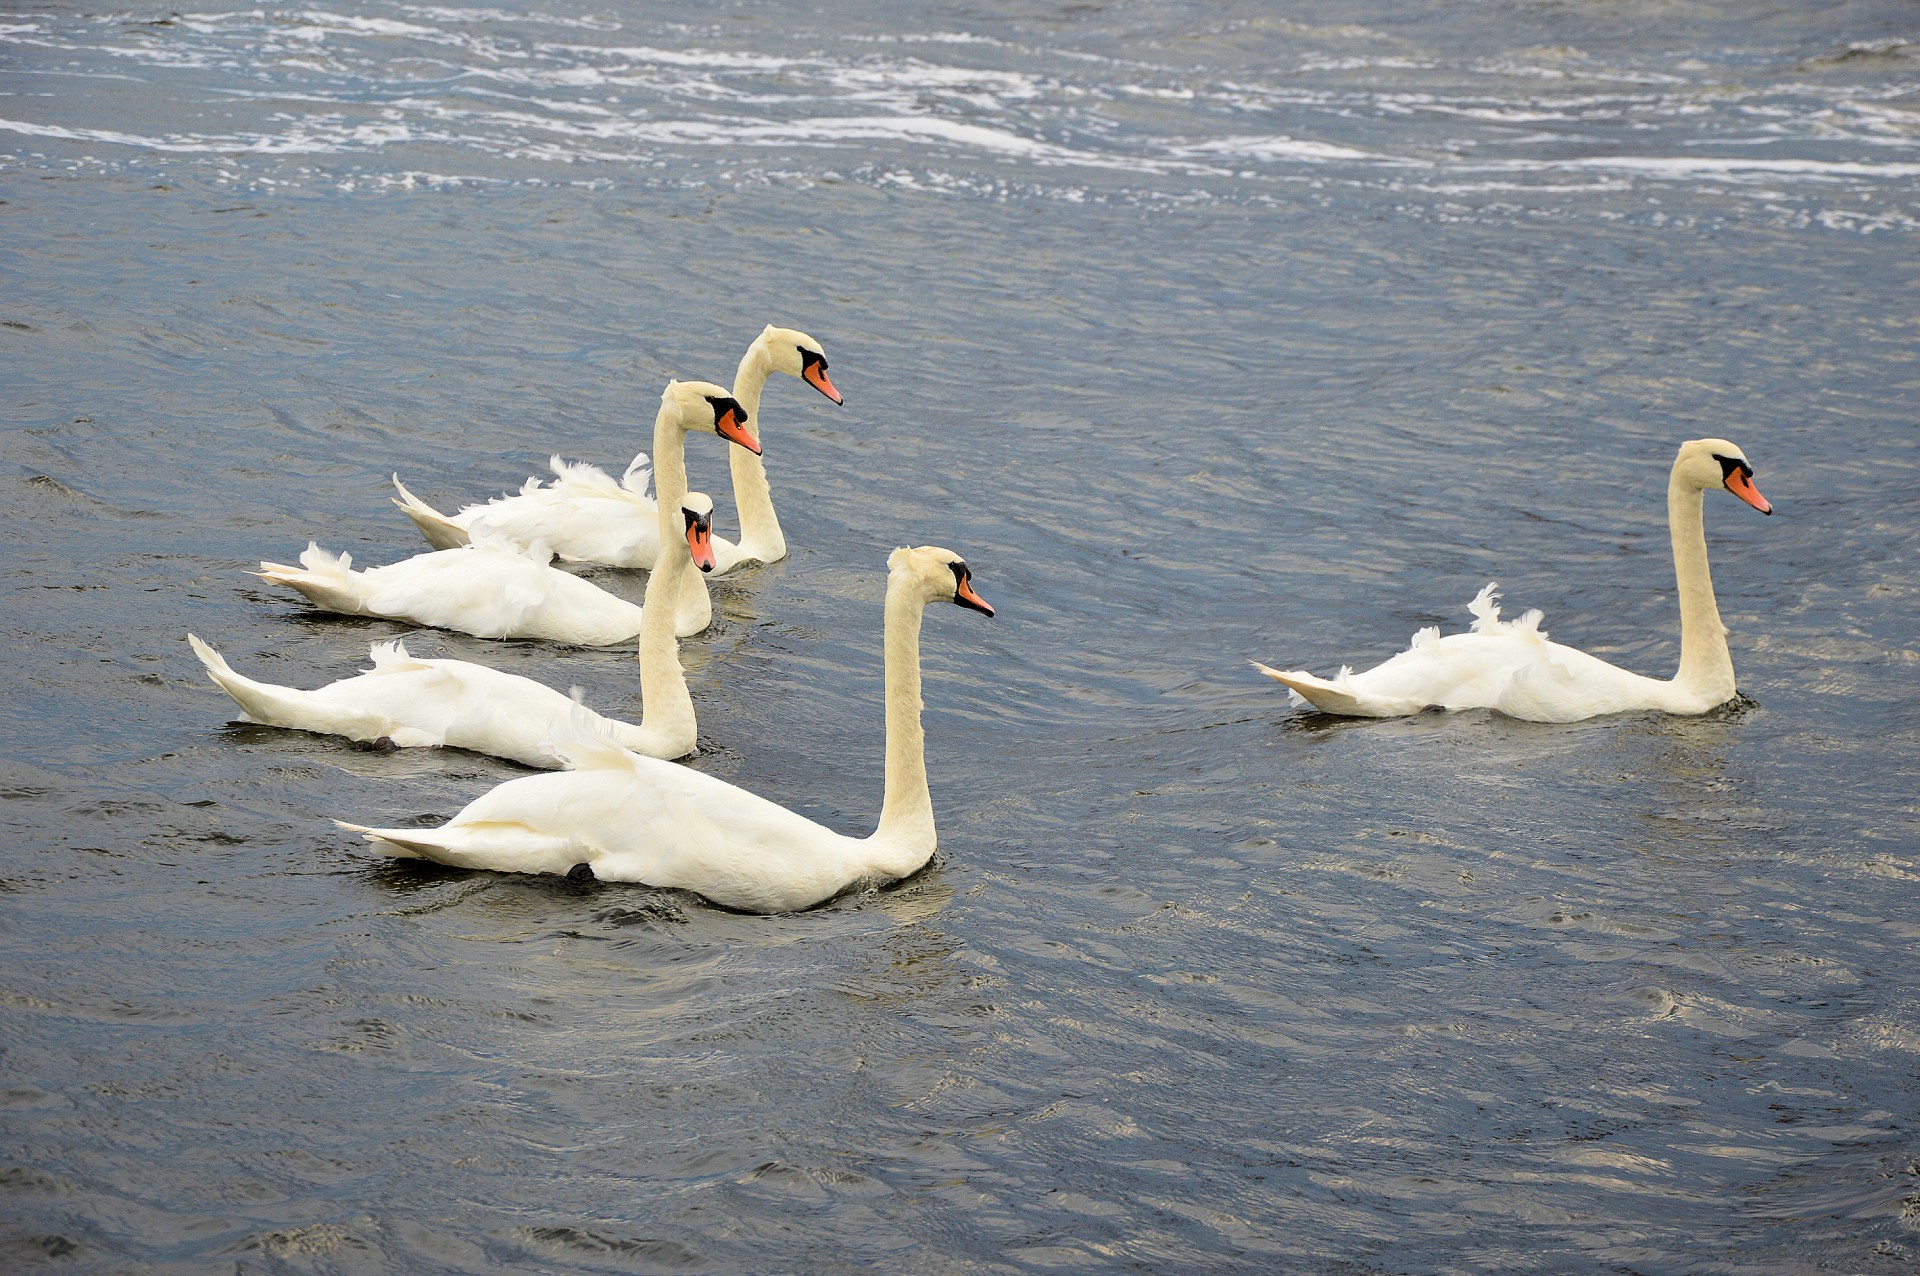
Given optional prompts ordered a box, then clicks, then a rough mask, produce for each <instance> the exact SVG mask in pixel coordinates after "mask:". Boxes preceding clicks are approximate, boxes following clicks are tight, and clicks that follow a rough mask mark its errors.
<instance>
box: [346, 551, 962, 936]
mask: <svg viewBox="0 0 1920 1276" xmlns="http://www.w3.org/2000/svg"><path fill="white" fill-rule="evenodd" d="M887 568H888V575H887V609H886V663H887V733H886V739H887V764H886V774H887V790H886V800H885V801H884V803H883V804H882V805H881V808H880V825H879V828H878V829H877V830H876V831H875V832H874V833H873V835H872V836H871V837H866V838H854V837H847V836H845V835H843V834H840V833H836V832H834V831H833V830H832V829H829V828H826V827H824V826H823V825H820V824H816V823H814V822H813V821H812V820H809V819H807V818H806V817H805V816H802V815H796V814H794V813H793V812H792V811H789V810H787V809H786V808H784V807H781V806H776V805H775V804H774V803H772V802H769V801H767V800H766V799H765V798H762V797H757V796H755V795H754V794H752V793H748V792H746V791H745V790H744V789H739V788H735V787H734V786H733V785H731V784H728V783H726V782H725V781H724V780H718V779H715V778H714V777H713V776H710V775H703V774H702V773H700V772H698V771H693V770H690V769H688V768H686V767H679V766H673V765H671V764H668V763H661V762H656V761H654V760H652V759H650V758H642V757H638V756H636V755H634V754H632V753H629V752H626V751H625V750H622V749H618V748H615V747H614V746H613V745H611V744H610V743H608V742H606V741H604V740H599V739H596V738H594V737H592V736H591V735H589V734H586V733H584V732H583V733H581V734H580V735H579V736H578V737H577V738H576V739H575V740H574V741H573V742H572V744H571V746H570V748H569V759H570V761H571V762H572V763H573V766H574V767H575V769H574V770H572V771H568V772H564V773H561V774H556V775H531V776H527V777H525V778H523V779H519V780H512V781H509V782H508V783H506V784H503V785H500V786H499V787H498V788H496V789H494V790H493V791H491V792H490V793H487V794H485V795H483V796H482V797H480V798H478V799H476V800H475V801H473V802H471V803H469V804H468V805H467V807H466V808H465V809H464V810H462V811H461V812H460V813H459V814H458V815H456V816H454V817H453V819H452V820H451V821H449V822H448V823H446V824H445V825H443V826H441V827H440V828H437V829H374V828H367V827H364V826H362V825H357V824H346V823H342V824H341V825H340V827H341V828H344V829H347V830H349V831H350V832H355V833H359V834H361V835H363V836H364V837H365V838H366V840H367V841H369V842H371V843H372V844H373V845H374V846H375V847H377V848H378V849H379V850H380V851H381V852H382V853H383V854H386V855H391V856H394V857H396V858H399V859H431V860H437V861H439V862H440V863H443V864H453V865H458V866H460V867H463V868H486V869H495V870H499V871H503V872H513V873H557V874H572V875H583V874H584V873H590V874H591V875H592V876H594V877H596V878H599V879H600V880H602V881H618V882H644V883H646V884H648V885H650V886H661V887H673V888H678V889H680V890H688V891H693V892H695V893H697V894H700V895H703V896H705V897H706V898H707V899H709V900H712V901H713V902H714V903H716V904H719V905H721V906H722V907H725V908H735V909H740V910H743V911H747V912H759V913H777V912H787V911H790V910H793V909H800V908H809V907H811V906H813V905H815V904H818V903H821V902H822V901H824V900H828V899H831V898H833V897H834V896H835V895H838V894H840V893H841V892H842V891H844V890H846V889H847V888H848V887H850V886H853V885H855V884H857V883H860V882H869V881H892V880H895V879H897V878H901V877H905V876H907V875H908V874H909V873H913V872H916V871H917V870H918V869H919V868H920V867H921V866H922V865H924V864H925V863H926V862H927V861H928V859H930V858H932V856H933V851H934V846H935V835H934V826H933V799H932V796H931V795H930V794H929V793H928V791H927V766H926V752H925V737H924V736H923V735H922V732H921V725H920V618H921V614H922V612H923V611H924V610H925V609H926V605H927V604H928V603H929V602H936V601H950V602H955V603H958V604H960V605H961V606H963V607H971V608H973V609H974V610H976V611H979V612H983V613H985V614H986V615H989V616H991V615H992V614H993V608H991V607H989V606H988V605H987V603H986V602H985V600H983V599H982V598H981V597H980V595H979V594H977V593H975V592H974V590H973V586H972V583H971V579H972V578H971V574H970V573H969V571H968V570H967V565H966V563H965V562H964V561H962V560H961V558H960V556H959V555H957V554H955V553H953V552H952V551H951V550H945V549H939V548H935V547H932V546H922V547H920V548H918V549H897V550H895V551H894V552H893V554H892V556H891V557H889V558H888V560H887Z"/></svg>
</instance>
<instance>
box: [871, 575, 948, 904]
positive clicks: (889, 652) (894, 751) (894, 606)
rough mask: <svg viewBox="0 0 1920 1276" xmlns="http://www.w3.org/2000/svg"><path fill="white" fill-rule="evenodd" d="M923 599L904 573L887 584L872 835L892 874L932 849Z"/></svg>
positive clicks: (923, 859)
mask: <svg viewBox="0 0 1920 1276" xmlns="http://www.w3.org/2000/svg"><path fill="white" fill-rule="evenodd" d="M925 612H926V603H925V601H924V600H922V599H921V598H920V597H918V591H917V590H915V589H914V588H913V586H912V583H911V582H910V581H908V580H906V579H901V578H893V579H890V580H889V582H888V585H887V633H886V661H887V796H886V801H885V802H884V803H883V804H882V805H881V808H880V827H879V829H878V830H877V831H876V832H875V833H874V835H873V839H872V840H873V841H874V842H876V843H881V844H883V847H882V848H876V849H883V850H884V853H885V854H886V857H887V859H889V860H891V861H892V862H891V863H888V864H887V865H886V868H887V870H888V871H890V872H893V873H894V874H895V875H896V876H902V877H904V876H905V875H906V874H908V873H911V872H913V871H914V870H916V869H918V868H919V867H920V866H921V865H922V864H925V863H926V862H927V860H928V859H929V858H930V857H931V856H932V855H933V850H934V845H935V836H934V829H933V794H932V793H931V792H929V791H928V789H927V752H926V736H925V734H924V732H923V731H922V729H921V725H920V709H921V700H920V620H921V617H922V616H923V615H924V614H925Z"/></svg>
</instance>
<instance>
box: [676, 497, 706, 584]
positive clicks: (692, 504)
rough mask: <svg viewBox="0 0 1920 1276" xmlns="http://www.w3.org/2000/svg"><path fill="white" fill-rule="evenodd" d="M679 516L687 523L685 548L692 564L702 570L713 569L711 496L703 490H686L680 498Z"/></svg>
mask: <svg viewBox="0 0 1920 1276" xmlns="http://www.w3.org/2000/svg"><path fill="white" fill-rule="evenodd" d="M680 517H681V518H682V519H684V520H685V522H686V525H687V549H688V551H689V552H690V553H692V555H693V565H694V566H695V567H698V568H699V569H700V570H701V571H703V572H710V571H712V570H713V566H714V558H713V498H712V497H711V496H708V495H707V494H706V493H705V492H688V493H687V494H686V495H685V496H683V497H681V498H680Z"/></svg>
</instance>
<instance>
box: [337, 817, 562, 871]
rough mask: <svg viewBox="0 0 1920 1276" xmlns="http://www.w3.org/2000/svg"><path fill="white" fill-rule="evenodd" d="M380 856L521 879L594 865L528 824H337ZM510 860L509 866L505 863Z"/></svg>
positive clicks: (552, 835) (343, 821)
mask: <svg viewBox="0 0 1920 1276" xmlns="http://www.w3.org/2000/svg"><path fill="white" fill-rule="evenodd" d="M334 824H335V825H336V826H338V827H339V828H341V829H344V830H345V831H346V832H349V833H358V834H359V835H360V836H361V838H362V839H363V840H364V841H366V842H367V843H368V844H369V845H371V846H372V847H373V848H374V849H375V850H376V851H378V852H380V853H381V854H382V855H385V856H388V857H389V858H392V859H400V860H433V861H434V862H435V863H439V864H450V865H453V866H454V867H456V868H492V869H502V870H504V871H507V872H521V873H565V872H566V871H567V870H568V869H569V868H571V867H572V866H573V865H575V864H578V863H580V862H582V861H583V860H590V859H591V858H592V856H591V854H590V853H588V852H587V851H585V850H584V849H583V848H581V847H579V846H578V845H577V844H576V843H575V842H574V840H573V839H572V838H569V837H561V836H558V835H556V834H552V833H541V832H538V831H537V830H535V829H531V828H528V827H527V826H526V825H524V824H519V823H513V822H507V821H498V822H496V821H483V822H479V823H474V824H452V825H447V826H445V827H442V828H437V829H377V828H369V827H368V826H366V825H364V824H350V823H348V822H347V821H345V820H335V821H334ZM506 857H510V858H511V860H512V861H513V862H512V863H511V864H508V863H502V862H501V861H502V859H503V858H506Z"/></svg>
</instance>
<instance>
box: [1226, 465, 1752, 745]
mask: <svg viewBox="0 0 1920 1276" xmlns="http://www.w3.org/2000/svg"><path fill="white" fill-rule="evenodd" d="M1710 487H1724V488H1726V490H1727V491H1729V492H1732V493H1733V494H1734V495H1735V496H1737V497H1739V498H1740V499H1741V500H1743V501H1745V502H1746V503H1747V504H1749V505H1751V506H1753V507H1754V508H1755V509H1757V510H1759V511H1760V512H1761V513H1762V514H1771V513H1773V506H1772V505H1770V504H1768V503H1767V499H1766V498H1765V497H1763V496H1761V495H1760V492H1759V490H1758V489H1757V488H1755V487H1754V485H1753V467H1752V466H1751V465H1749V464H1748V463H1747V458H1746V454H1745V453H1743V452H1742V451H1741V450H1740V449H1739V448H1737V447H1735V446H1734V445H1733V444H1731V443H1729V442H1727V441H1726V440H1725V439H1694V440H1691V441H1690V442H1687V443H1683V444H1681V445H1680V454H1679V455H1678V456H1677V457H1676V458H1675V459H1674V462H1673V473H1672V475H1671V476H1670V477H1669V478H1668V481H1667V523H1668V530H1669V533H1670V534H1671V536H1672V540H1673V569H1674V576H1675V578H1676V580H1677V582H1678V585H1679V595H1680V670H1679V672H1678V673H1677V674H1675V675H1674V677H1673V678H1672V679H1671V680H1667V681H1663V680H1661V679H1658V678H1648V677H1643V676H1642V675H1640V674H1637V673H1629V672H1627V671H1626V670H1625V669H1621V668H1618V667H1617V666H1614V665H1610V664H1608V663H1607V662H1606V661H1604V660H1601V659H1599V658H1598V657H1596V656H1590V655H1588V654H1587V653H1586V652H1584V651H1580V650H1578V649H1576V648H1573V647H1566V646H1562V645H1561V644H1559V643H1557V642H1549V641H1547V636H1546V634H1544V633H1542V632H1541V631H1540V620H1541V615H1540V613H1539V612H1538V611H1530V612H1528V613H1527V614H1526V615H1524V616H1522V617H1520V619H1518V620H1509V621H1503V620H1501V619H1500V608H1499V607H1498V606H1496V605H1495V603H1494V599H1495V597H1496V595H1495V594H1494V592H1493V591H1494V586H1493V585H1488V586H1487V587H1486V588H1485V589H1483V590H1481V591H1480V596H1479V597H1477V598H1475V599H1474V600H1473V602H1472V604H1471V606H1470V609H1471V611H1472V612H1473V615H1474V617H1475V620H1474V622H1473V629H1472V631H1471V632H1469V633H1464V634H1449V635H1448V636H1447V637H1445V638H1442V637H1441V636H1440V631H1439V629H1438V628H1432V629H1423V630H1421V631H1420V632H1419V633H1417V634H1415V635H1414V636H1413V646H1412V647H1411V648H1410V649H1408V650H1406V651H1403V652H1401V653H1400V654H1399V655H1397V656H1395V657H1393V658H1392V659H1391V660H1388V661H1387V662H1385V663H1384V664H1380V665H1375V666H1374V667H1373V668H1371V669H1369V670H1367V671H1366V672H1365V673H1354V672H1352V671H1351V670H1350V669H1344V668H1343V669H1341V671H1340V673H1339V675H1338V676H1337V677H1335V678H1333V679H1331V680H1328V679H1324V678H1316V677H1315V676H1314V675H1312V674H1310V673H1306V672H1304V671H1303V670H1298V669H1296V670H1292V671H1290V672H1286V673H1282V672H1281V671H1279V670H1277V669H1269V668H1268V667H1267V666H1265V665H1263V664H1260V663H1259V662H1258V661H1255V662H1254V667H1255V668H1257V669H1259V670H1260V672H1262V673H1264V674H1266V675H1267V676H1268V677H1269V678H1272V679H1274V680H1275V681H1276V682H1280V683H1282V684H1284V685H1285V686H1286V687H1287V688H1288V690H1290V691H1292V692H1293V694H1294V697H1295V702H1296V703H1306V704H1311V705H1312V706H1313V707H1314V708H1316V709H1318V710H1320V711H1321V712H1322V713H1338V714H1346V715H1349V716H1352V717H1361V718H1392V717H1398V716H1400V715H1402V714H1409V713H1418V712H1419V711H1420V710H1422V709H1425V708H1427V707H1429V706H1438V707H1440V708H1443V709H1498V710H1500V712H1502V713H1505V714H1508V715H1510V716H1512V717H1515V718H1525V719H1527V720H1529V721H1533V722H1577V721H1579V720H1580V719H1582V718H1591V717H1595V716H1597V715H1599V714H1603V713H1622V712H1625V711H1627V710H1630V709H1661V710H1665V711H1666V712H1668V713H1705V712H1706V711H1707V710H1709V709H1711V708H1713V707H1714V706H1716V705H1721V704H1725V703H1726V702H1727V701H1728V700H1731V699H1732V698H1733V694H1734V681H1733V657H1732V656H1731V655H1729V654H1728V652H1727V627H1726V626H1725V625H1724V624H1722V623H1721V621H1720V609H1719V607H1718V606H1717V605H1716V604H1715V602H1714V597H1713V578H1712V576H1711V575H1710V574H1709V572H1708V570H1707V538H1706V532H1705V530H1704V528H1703V526H1702V519H1701V504H1702V497H1703V495H1704V493H1705V492H1706V490H1707V489H1708V488H1710Z"/></svg>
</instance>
